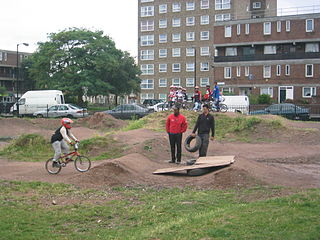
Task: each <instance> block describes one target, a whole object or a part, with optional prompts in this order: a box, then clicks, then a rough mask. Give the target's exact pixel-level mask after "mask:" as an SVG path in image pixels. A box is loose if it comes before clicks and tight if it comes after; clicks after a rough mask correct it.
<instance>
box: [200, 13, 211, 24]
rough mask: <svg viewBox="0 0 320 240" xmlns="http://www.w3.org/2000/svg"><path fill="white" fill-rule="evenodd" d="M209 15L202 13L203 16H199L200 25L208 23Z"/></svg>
mask: <svg viewBox="0 0 320 240" xmlns="http://www.w3.org/2000/svg"><path fill="white" fill-rule="evenodd" d="M209 19H210V18H209V15H204V16H201V18H200V24H201V25H207V24H209Z"/></svg>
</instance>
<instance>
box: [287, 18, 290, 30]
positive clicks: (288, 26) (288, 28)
mask: <svg viewBox="0 0 320 240" xmlns="http://www.w3.org/2000/svg"><path fill="white" fill-rule="evenodd" d="M286 32H290V20H287V21H286Z"/></svg>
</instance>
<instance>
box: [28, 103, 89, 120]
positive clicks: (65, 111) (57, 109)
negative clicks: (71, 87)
mask: <svg viewBox="0 0 320 240" xmlns="http://www.w3.org/2000/svg"><path fill="white" fill-rule="evenodd" d="M33 116H34V117H37V118H42V117H52V118H55V117H56V118H59V117H69V118H81V117H87V116H88V111H87V109H86V108H81V107H79V106H77V105H74V104H58V105H54V106H51V107H50V108H48V109H47V110H42V111H37V112H35V113H33Z"/></svg>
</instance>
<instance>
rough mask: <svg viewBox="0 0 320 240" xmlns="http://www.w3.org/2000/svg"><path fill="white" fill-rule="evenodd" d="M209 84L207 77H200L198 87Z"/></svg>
mask: <svg viewBox="0 0 320 240" xmlns="http://www.w3.org/2000/svg"><path fill="white" fill-rule="evenodd" d="M207 85H210V84H209V78H200V87H205V86H207Z"/></svg>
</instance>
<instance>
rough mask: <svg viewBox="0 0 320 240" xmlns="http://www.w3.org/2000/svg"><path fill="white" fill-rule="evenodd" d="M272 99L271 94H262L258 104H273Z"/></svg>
mask: <svg viewBox="0 0 320 240" xmlns="http://www.w3.org/2000/svg"><path fill="white" fill-rule="evenodd" d="M271 101H272V98H271V96H270V95H269V94H261V95H260V96H259V97H258V104H271Z"/></svg>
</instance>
